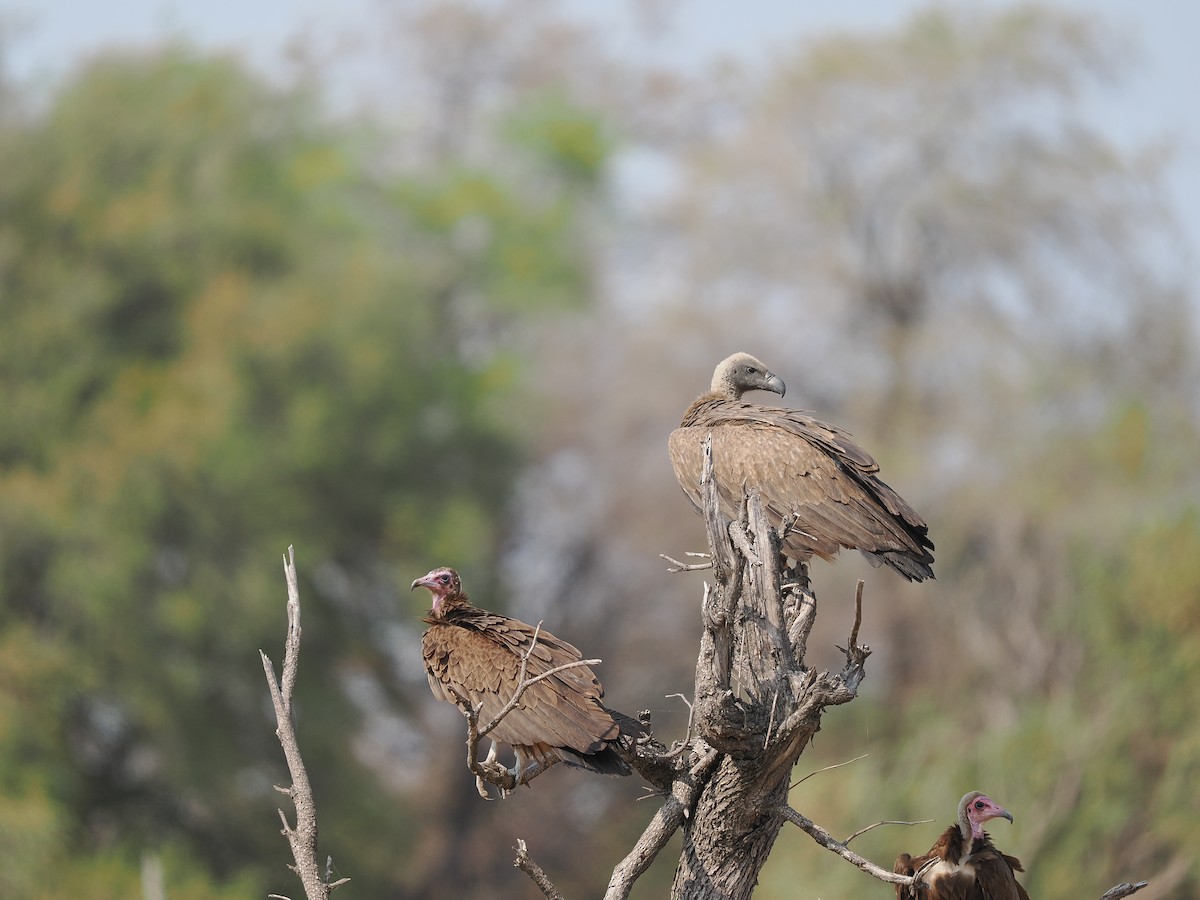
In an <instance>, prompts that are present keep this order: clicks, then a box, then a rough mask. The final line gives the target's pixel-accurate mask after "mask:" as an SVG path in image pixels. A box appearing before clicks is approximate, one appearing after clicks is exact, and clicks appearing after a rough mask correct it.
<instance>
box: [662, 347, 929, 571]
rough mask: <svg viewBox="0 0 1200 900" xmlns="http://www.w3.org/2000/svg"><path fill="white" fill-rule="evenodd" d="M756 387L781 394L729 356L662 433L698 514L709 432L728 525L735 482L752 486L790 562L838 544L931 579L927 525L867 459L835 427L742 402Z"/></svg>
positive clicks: (742, 357) (775, 383)
mask: <svg viewBox="0 0 1200 900" xmlns="http://www.w3.org/2000/svg"><path fill="white" fill-rule="evenodd" d="M755 390H758V391H772V392H774V393H776V394H779V395H780V396H783V393H784V390H785V387H784V384H783V381H782V380H780V378H779V376H778V375H773V374H772V373H771V372H770V371H769V370H768V369H767V367H766V366H765V365H763V364H762V363H761V362H759V361H758V360H757V359H755V358H754V357H753V356H749V355H747V354H745V353H735V354H734V355H733V356H731V357H729V358H728V359H726V360H724V361H723V362H721V364H720V365H718V366H717V369H716V371H715V372H714V373H713V380H712V388H711V390H710V391H709V392H708V393H707V394H703V395H702V396H700V397H699V398H697V400H696V401H695V402H694V403H693V404H692V405H691V406H689V407H688V409H687V412H685V413H684V414H683V421H682V422H681V423H680V425H679V427H678V428H676V429H675V430H674V431H672V432H671V437H670V440H669V441H668V450H669V451H670V455H671V465H672V466H673V467H674V468H675V477H676V478H677V479H679V484H680V485H681V486H682V487H683V490H684V492H685V493H686V494H687V495H688V498H689V499H690V500H691V501H692V505H693V506H695V507H696V509H697V510H699V509H700V472H701V467H702V465H703V455H702V451H701V444H702V442H703V441H704V439H705V438H706V437H707V436H709V435H712V448H713V471H714V474H715V476H716V482H717V486H718V489H719V496H720V499H721V511H722V513H723V514H724V515H726V516H727V517H729V518H730V519H734V518H736V515H737V509H738V504H739V503H740V502H741V499H742V490H743V485H745V486H746V487H754V488H757V489H758V491H759V495H760V496H761V498H762V502H763V509H764V511H765V512H766V515H767V517H768V519H769V521H770V523H771V525H772V526H774V527H776V528H778V527H779V526H780V525H781V524H782V523H784V522H785V521H787V522H788V523H789V524H788V527H787V530H786V534H783V535H781V536H782V538H783V549H784V552H785V553H786V554H787V555H788V556H790V557H792V558H793V559H796V560H807V559H809V558H810V557H811V556H812V555H813V554H816V555H817V556H819V557H821V558H822V559H832V558H833V557H834V556H835V555H837V552H838V550H839V549H840V548H842V547H846V548H847V549H854V550H858V551H860V552H861V553H862V554H863V555H864V556H865V557H867V559H868V560H870V561H871V563H872V564H873V565H879V564H880V563H886V564H887V565H889V566H891V567H892V568H893V569H895V570H896V571H897V572H899V573H900V574H901V575H903V576H905V577H906V578H908V579H909V580H911V581H924V580H925V579H927V578H932V577H933V568H932V566H931V564H932V563H933V554H932V553H931V552H930V551H931V550H933V543H932V542H931V541H930V540H929V527H928V526H927V525H926V524H925V521H924V520H923V519H922V518H921V517H920V516H919V515H917V513H916V511H915V510H914V509H913V508H912V507H911V506H909V505H908V504H907V503H906V502H905V501H904V500H903V499H902V498H901V497H900V495H899V494H897V493H896V492H895V491H893V490H892V489H891V488H890V487H888V486H887V485H886V484H885V483H884V482H883V481H881V480H880V479H879V477H878V476H877V475H876V473H877V472H878V471H879V464H878V463H876V462H875V460H874V459H873V458H872V457H871V455H870V454H869V453H867V451H866V450H864V449H863V448H862V447H860V446H858V444H856V443H854V441H853V440H851V438H850V435H849V434H848V433H847V432H845V431H843V430H842V429H840V428H838V427H837V426H835V425H827V424H826V423H824V422H819V421H817V420H816V419H814V418H812V417H811V416H808V415H805V414H804V413H802V412H799V411H798V410H794V409H787V408H784V407H779V406H760V405H759V404H757V403H751V402H750V401H748V400H743V399H742V395H743V394H745V393H746V392H747V391H755Z"/></svg>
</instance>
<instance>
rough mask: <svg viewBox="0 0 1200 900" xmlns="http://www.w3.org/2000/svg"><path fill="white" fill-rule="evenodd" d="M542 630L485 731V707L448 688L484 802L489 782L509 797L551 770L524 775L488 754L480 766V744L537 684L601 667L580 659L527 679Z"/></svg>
mask: <svg viewBox="0 0 1200 900" xmlns="http://www.w3.org/2000/svg"><path fill="white" fill-rule="evenodd" d="M541 630H542V623H541V622H539V623H538V624H537V627H536V628H534V632H533V638H532V640H531V641H530V642H529V646H528V647H526V648H525V652H524V653H522V654H521V667H520V669H519V670H518V673H517V687H516V689H515V690H514V691H513V695H512V697H510V698H509V700H508V702H507V703H505V704H504V706H503V707H501V709H500V711H499V712H497V713H496V715H495V716H493V717H492V719H491V721H489V722H488V723H487V724H486V725H484V726H483V727H482V728H480V727H479V713H480V711H481V710H482V709H483V704H482V703H478V704H474V703H471V701H470V700H469V699H468V698H467V697H466V696H465V695H464V694H463V693H462V692H461V691H459V690H458V688H456V687H455V686H454V685H447V687H448V689H449V690H450V692H451V693H452V694H453V695H454V700H455V703H456V704H457V706H458V708H459V711H460V712H461V713H462V714H463V717H464V718H466V720H467V768H468V769H470V770H471V772H472V774H474V775H475V781H476V785H475V786H476V790H478V792H479V796H481V797H483V798H484V799H485V800H490V799H491V798H490V797H489V796H488V794H487V790H486V789H485V788H484V787H483V782H485V781H486V782H487V783H488V784H494V785H495V786H496V787H498V788H500V792H501V796H507V795H508V792H509V791H511V790H513V789H514V788H516V787H517V785H519V784H528V783H529V781H531V780H532V779H533V777H534V776H535V775H540V774H541V773H542V772H544V771H545V770H546V769H547V768H549V766H548V765H547V766H543V765H541V764H540V763H539V764H537V765H536V766H531V767H530V768H529V769H527V770H526V771H524V772H514V771H511V770H509V769H507V768H505V767H504V766H503V765H501V764H500V763H497V762H495V756H494V753H490V754H488V758H487V759H486V760H484V761H482V762H481V761H480V760H479V741H480V740H481V739H482V738H484V737H486V736H487V735H488V734H489V733H490V732H491V731H492V730H494V729H495V728H496V727H497V726H498V725H499V724H500V723H501V721H503V720H504V717H505V716H507V715H508V714H509V713H510V712H512V711H513V710H514V709H516V707H517V704H518V703H520V702H521V697H523V696H524V695H525V692H526V691H527V690H529V689H530V688H531V687H533V686H534V685H535V684H537V683H538V682H540V681H544V680H545V679H547V678H550V677H552V676H554V675H557V674H559V673H560V672H565V671H566V670H567V669H577V668H579V667H580V666H598V665H600V663H601V662H602V660H600V659H578V660H574V661H572V662H569V663H563V664H562V665H561V666H555V667H554V668H552V669H547V670H546V671H545V672H542V673H541V674H540V675H537V676H535V677H533V678H528V677H526V676H527V674H528V671H529V657H530V655H531V654H532V653H533V651H534V649H535V648H536V647H537V642H538V637H539V635H540V634H541ZM493 750H494V747H493ZM551 765H553V763H551Z"/></svg>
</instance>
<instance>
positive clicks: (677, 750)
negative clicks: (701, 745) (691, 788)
mask: <svg viewBox="0 0 1200 900" xmlns="http://www.w3.org/2000/svg"><path fill="white" fill-rule="evenodd" d="M672 697H678V698H679V699H680V700H682V701H683V702H684V703H686V704H687V708H688V720H687V731H686V732H685V733H684V736H683V740H681V741H680V742H679V744H678V746H672V747H671V749H670V750H669V751H667V752H666V753H664V754H663V755H662V756H660V757H659V759H663V760H667V759H675V757H677V756H681V755H683V751H685V750H687V749H688V747H690V746H691V744H692V723H693V721H694V719H695V717H696V707H695V706H693V705H692V702H691V701H690V700H688V698H687V697H685V696H683V694H667V696H666V699H668V700H670V699H671V698H672Z"/></svg>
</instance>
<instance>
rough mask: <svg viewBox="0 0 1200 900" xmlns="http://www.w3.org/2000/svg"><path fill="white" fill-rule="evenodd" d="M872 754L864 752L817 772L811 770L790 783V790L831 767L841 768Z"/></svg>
mask: <svg viewBox="0 0 1200 900" xmlns="http://www.w3.org/2000/svg"><path fill="white" fill-rule="evenodd" d="M870 755H871V754H869V753H864V754H862V755H861V756H856V757H854V759H848V760H846V761H845V762H840V763H834V764H833V765H832V766H825V768H823V769H817V770H816V771H815V772H809V773H808V774H807V775H805V776H804V777H803V778H798V779H797V780H795V781H793V782H792V783H791V784H789V785H788V790H789V791H790V790H792V788H796V787H799V786H800V785H802V784H804V782H806V781H808V779H810V778H812V777H813V776H814V775H820V774H821V773H822V772H828V771H829V770H830V769H840V768H841V767H842V766H848V765H850V764H851V763H856V762H858V761H859V760H860V759H866V758H867V757H868V756H870Z"/></svg>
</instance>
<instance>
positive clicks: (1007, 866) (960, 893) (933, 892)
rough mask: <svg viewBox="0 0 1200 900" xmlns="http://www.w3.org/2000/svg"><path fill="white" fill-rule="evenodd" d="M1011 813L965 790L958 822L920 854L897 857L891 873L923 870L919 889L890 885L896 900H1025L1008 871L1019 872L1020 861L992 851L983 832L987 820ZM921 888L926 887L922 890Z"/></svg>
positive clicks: (988, 839) (982, 795) (1027, 899)
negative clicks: (922, 854) (894, 889)
mask: <svg viewBox="0 0 1200 900" xmlns="http://www.w3.org/2000/svg"><path fill="white" fill-rule="evenodd" d="M1000 817H1003V818H1005V819H1008V821H1010V822H1011V821H1012V813H1010V812H1009V811H1008V810H1007V809H1004V808H1003V807H1001V806H997V805H996V804H995V803H993V802H992V801H991V799H990V798H989V797H987V796H986V795H984V794H981V793H979V791H971V793H969V794H967V795H966V796H964V797H963V798H962V800H960V801H959V803H958V823H957V824H955V825H951V826H950V827H949V828H947V829H946V830H945V831H944V832H942V836H941V837H940V838H938V840H937V843H936V844H934V845H933V847H931V848H930V850H929V852H928V853H926V854H925V855H924V856H918V857H916V858H915V859H914V858H913V857H911V856H909V855H908V854H907V853H901V854H900V856H899V857H898V858H897V859H896V865H895V867H894V868H893V869H892V871H893V872H895V873H896V874H897V875H912V874H914V873H916V872H918V871H920V870H921V869H922V868H923V867H925V866H928V867H927V868H925V870H924V872H923V873H922V874H921V876H920V878H921V881H922V882H923V885H922V887H920V888H917V889H914V888H911V887H904V886H902V885H896V897H897V900H905V898H913V897H916V898H918V900H1029V894H1027V893H1026V892H1025V888H1023V887H1021V885H1020V884H1018V883H1017V878H1016V875H1015V874H1014V873H1016V872H1024V871H1025V870H1024V869H1023V868H1021V861H1020V860H1019V859H1017V858H1016V857H1013V856H1006V855H1005V854H1003V853H1001V852H1000V851H999V850H997V849H996V846H995V845H994V844H993V843H992V839H991V838H990V837H988V835H987V832H986V831H984V830H983V823H984V822H986V821H987V820H988V819H995V818H1000ZM924 885H928V886H927V887H926V886H924Z"/></svg>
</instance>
